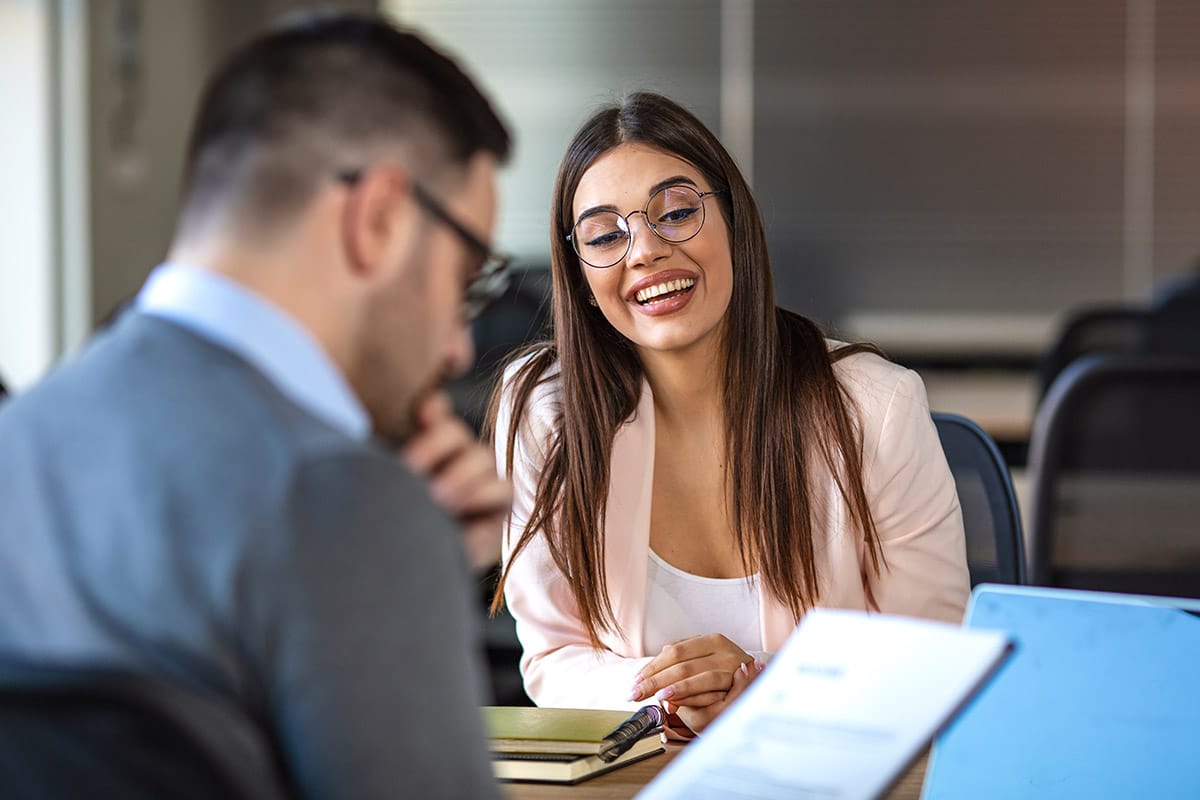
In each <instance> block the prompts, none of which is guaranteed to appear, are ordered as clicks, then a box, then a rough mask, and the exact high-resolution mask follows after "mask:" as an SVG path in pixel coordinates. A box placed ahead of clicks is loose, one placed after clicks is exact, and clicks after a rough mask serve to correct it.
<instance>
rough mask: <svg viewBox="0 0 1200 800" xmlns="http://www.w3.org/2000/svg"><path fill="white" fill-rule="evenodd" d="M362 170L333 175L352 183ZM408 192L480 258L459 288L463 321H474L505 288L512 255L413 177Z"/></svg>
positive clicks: (361, 173)
mask: <svg viewBox="0 0 1200 800" xmlns="http://www.w3.org/2000/svg"><path fill="white" fill-rule="evenodd" d="M365 172H366V169H365V168H360V169H347V170H342V171H341V172H339V173H338V176H337V177H338V180H339V181H341V182H342V183H344V184H346V185H347V186H354V185H355V184H357V183H358V182H359V181H360V180H362V177H363V175H364V174H365ZM412 193H413V198H414V199H415V200H416V201H417V204H418V205H420V206H421V208H423V209H424V210H425V211H427V212H429V214H430V215H431V216H433V218H434V219H436V220H437V221H438V222H441V223H442V224H443V225H445V226H446V227H448V228H449V229H450V230H452V231H454V233H455V234H457V235H458V237H459V239H461V240H462V242H463V244H465V245H466V246H467V248H468V249H470V250H471V251H473V252H474V253H475V254H476V255H478V256H479V258H480V259H481V261H482V263H481V265H480V267H479V270H478V272H477V274H476V275H475V277H474V278H472V279H471V281H470V283H468V284H467V286H466V289H464V290H463V302H462V307H463V318H464V319H465V320H466V321H467V322H474V321H475V320H476V319H478V318H479V316H480V314H482V313H483V312H484V311H485V310H486V309H487V307H488V306H490V305H491V304H492V303H494V302H496V300H498V299H499V298H500V296H501V295H503V294H504V292H505V290H507V289H508V286H509V284H510V283H511V282H512V275H511V274H510V273H509V272H508V266H509V264H511V263H512V256H510V255H507V254H504V253H497V252H495V251H494V250H492V248H491V247H490V246H489V245H488V244H487V243H486V242H484V241H483V240H482V239H480V238H479V237H478V236H476V235H475V234H474V233H472V232H471V231H470V230H468V229H467V227H466V226H465V225H463V224H462V223H461V222H459V221H458V220H457V219H455V218H454V216H453V215H452V214H451V213H450V212H449V211H447V210H446V207H445V206H443V205H442V204H441V203H440V202H438V200H437V199H436V198H435V197H434V196H433V195H432V194H430V193H429V191H428V190H426V189H425V187H424V186H422V185H421V184H420V183H417V182H416V181H413V182H412Z"/></svg>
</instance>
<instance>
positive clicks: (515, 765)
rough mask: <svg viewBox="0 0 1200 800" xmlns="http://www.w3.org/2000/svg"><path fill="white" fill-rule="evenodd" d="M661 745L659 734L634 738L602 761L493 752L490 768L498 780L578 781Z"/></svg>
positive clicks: (643, 755)
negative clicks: (618, 752) (620, 750)
mask: <svg viewBox="0 0 1200 800" xmlns="http://www.w3.org/2000/svg"><path fill="white" fill-rule="evenodd" d="M664 749H665V748H664V747H663V743H662V737H660V736H655V735H650V736H645V737H643V738H641V739H639V740H638V741H636V742H634V744H633V746H632V747H631V748H630V749H629V750H626V751H625V752H624V753H622V754H621V755H620V756H618V757H617V758H616V759H615V760H613V761H605V760H604V759H602V758H600V756H582V755H570V754H567V755H562V754H550V753H493V754H492V772H493V773H494V774H495V775H496V778H497V779H499V780H502V781H540V782H544V783H579V782H580V781H583V780H587V779H588V778H593V777H595V776H597V775H602V774H603V773H605V772H609V771H611V770H614V769H617V768H619V767H623V766H625V765H626V764H630V763H633V762H634V761H641V760H642V759H644V758H649V757H651V756H653V755H656V754H658V753H661V752H663V750H664Z"/></svg>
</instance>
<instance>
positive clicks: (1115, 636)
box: [921, 584, 1200, 800]
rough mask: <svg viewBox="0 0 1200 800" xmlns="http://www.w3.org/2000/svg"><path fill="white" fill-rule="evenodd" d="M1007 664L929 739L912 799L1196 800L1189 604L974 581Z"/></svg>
mask: <svg viewBox="0 0 1200 800" xmlns="http://www.w3.org/2000/svg"><path fill="white" fill-rule="evenodd" d="M966 625H967V626H968V627H972V628H993V629H999V630H1004V631H1007V632H1008V633H1009V634H1010V635H1011V636H1012V639H1013V643H1014V650H1013V653H1012V656H1011V657H1010V658H1009V659H1008V660H1007V661H1006V662H1005V663H1004V664H1002V665H1001V666H1000V668H999V669H998V670H997V672H996V675H995V676H994V677H993V679H992V680H991V681H990V682H989V683H988V684H987V685H986V686H985V687H984V689H983V690H982V691H981V692H980V693H979V694H978V695H976V697H975V699H974V700H973V701H971V703H970V705H968V706H967V707H966V708H965V709H964V710H963V712H962V714H960V715H959V716H958V717H957V718H956V719H955V721H954V722H953V723H952V724H951V725H950V727H948V728H947V729H946V730H945V731H944V732H943V733H942V735H941V736H940V737H939V738H938V739H937V741H936V743H935V745H934V748H933V755H932V756H931V759H930V763H929V769H928V771H927V772H926V776H925V787H924V792H923V793H922V795H921V796H922V798H923V800H961V799H962V798H978V799H980V800H988V799H990V798H995V800H1013V798H1028V799H1029V800H1041V798H1046V799H1047V800H1049V799H1050V798H1054V800H1060V798H1074V797H1081V798H1084V797H1085V798H1133V797H1147V798H1150V797H1152V798H1156V799H1161V798H1193V799H1194V798H1200V602H1197V601H1192V600H1178V599H1174V598H1162V597H1141V596H1134V595H1116V594H1103V593H1098V592H1081V591H1072V590H1065V589H1043V588H1035V587H1025V586H992V585H987V584H984V585H981V586H979V587H977V588H976V589H975V591H974V593H973V594H972V596H971V603H970V605H969V607H968V608H967V621H966Z"/></svg>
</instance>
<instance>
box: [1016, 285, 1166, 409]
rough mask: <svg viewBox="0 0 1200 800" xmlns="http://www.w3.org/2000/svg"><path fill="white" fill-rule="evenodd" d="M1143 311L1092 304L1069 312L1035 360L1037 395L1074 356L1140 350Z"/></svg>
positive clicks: (1077, 357) (1073, 359)
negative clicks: (1036, 362) (1048, 346)
mask: <svg viewBox="0 0 1200 800" xmlns="http://www.w3.org/2000/svg"><path fill="white" fill-rule="evenodd" d="M1146 318H1147V312H1146V310H1145V309H1142V308H1134V307H1132V306H1096V307H1093V308H1084V309H1080V310H1078V311H1075V312H1074V313H1072V314H1071V315H1070V316H1069V317H1068V318H1067V320H1066V321H1065V322H1064V323H1063V326H1062V328H1060V329H1059V332H1058V336H1057V338H1056V339H1055V341H1054V344H1053V345H1051V347H1050V349H1049V350H1048V351H1046V352H1045V353H1044V354H1043V355H1042V357H1041V358H1040V359H1038V364H1037V370H1036V372H1037V381H1038V398H1039V400H1041V399H1043V398H1045V396H1046V392H1047V391H1049V389H1050V384H1052V383H1054V379H1055V378H1057V377H1058V376H1059V374H1061V373H1062V371H1063V370H1064V369H1066V367H1067V366H1068V365H1069V364H1071V363H1072V362H1073V361H1075V360H1076V359H1079V358H1082V357H1084V356H1088V355H1099V354H1108V355H1120V354H1122V353H1134V352H1138V351H1140V350H1141V349H1142V348H1143V346H1144V343H1145V339H1146Z"/></svg>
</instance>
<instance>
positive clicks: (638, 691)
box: [629, 683, 642, 700]
mask: <svg viewBox="0 0 1200 800" xmlns="http://www.w3.org/2000/svg"><path fill="white" fill-rule="evenodd" d="M641 698H642V685H641V684H640V683H635V684H634V685H633V691H632V692H630V693H629V699H630V700H640V699H641Z"/></svg>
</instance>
